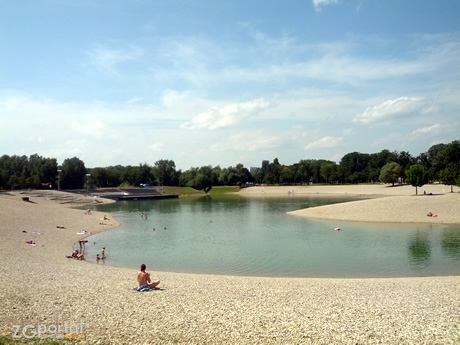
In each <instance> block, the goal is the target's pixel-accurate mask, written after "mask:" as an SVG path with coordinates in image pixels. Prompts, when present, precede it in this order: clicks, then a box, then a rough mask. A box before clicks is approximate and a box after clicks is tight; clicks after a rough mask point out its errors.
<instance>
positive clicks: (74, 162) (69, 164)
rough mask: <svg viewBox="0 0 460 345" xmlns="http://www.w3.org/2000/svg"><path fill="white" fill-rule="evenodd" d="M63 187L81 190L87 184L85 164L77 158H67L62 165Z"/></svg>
mask: <svg viewBox="0 0 460 345" xmlns="http://www.w3.org/2000/svg"><path fill="white" fill-rule="evenodd" d="M61 170H62V173H61V186H62V188H64V189H81V188H83V185H84V184H85V176H86V168H85V163H84V162H83V161H82V160H80V159H78V158H77V157H73V158H67V159H66V160H64V162H63V163H62V169H61Z"/></svg>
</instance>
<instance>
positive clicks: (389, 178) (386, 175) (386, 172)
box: [379, 162, 401, 186]
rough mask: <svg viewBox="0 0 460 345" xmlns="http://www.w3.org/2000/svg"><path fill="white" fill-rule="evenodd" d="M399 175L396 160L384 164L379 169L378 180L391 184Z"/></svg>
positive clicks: (393, 183) (399, 171)
mask: <svg viewBox="0 0 460 345" xmlns="http://www.w3.org/2000/svg"><path fill="white" fill-rule="evenodd" d="M400 175H401V166H400V165H399V164H398V163H396V162H391V163H388V164H385V165H384V166H383V168H382V170H381V171H380V176H379V180H380V181H381V182H383V183H391V184H392V185H393V186H394V185H395V183H396V182H398V178H399V176H400Z"/></svg>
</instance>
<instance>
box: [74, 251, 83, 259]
mask: <svg viewBox="0 0 460 345" xmlns="http://www.w3.org/2000/svg"><path fill="white" fill-rule="evenodd" d="M72 257H73V258H74V259H77V260H83V254H80V253H79V252H78V250H77V249H75V251H74V252H73V253H72Z"/></svg>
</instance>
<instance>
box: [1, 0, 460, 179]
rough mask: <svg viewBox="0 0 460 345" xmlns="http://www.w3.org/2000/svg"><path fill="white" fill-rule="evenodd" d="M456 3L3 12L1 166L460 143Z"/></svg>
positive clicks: (182, 2)
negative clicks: (14, 158)
mask: <svg viewBox="0 0 460 345" xmlns="http://www.w3.org/2000/svg"><path fill="white" fill-rule="evenodd" d="M459 18H460V1H457V0H444V1H439V0H420V1H415V0H413V1H409V0H398V1H396V0H394V1H393V0H388V1H383V0H382V1H379V0H289V1H279V0H251V1H247V0H231V1H226V0H219V1H215V0H193V1H192V0H177V1H175V0H168V1H166V0H161V1H160V0H125V1H121V0H78V1H77V0H75V1H72V0H34V1H32V0H30V1H27V0H24V1H17V0H2V1H0V44H1V47H2V48H1V51H0V155H2V154H8V155H13V154H16V155H27V156H29V155H31V154H34V153H38V154H39V155H41V156H45V157H52V158H57V159H58V163H62V161H63V160H64V159H66V158H71V157H74V156H76V157H78V158H80V159H82V160H83V161H84V162H85V164H86V166H87V167H97V166H102V167H103V166H109V165H116V164H122V165H129V164H130V165H138V164H139V163H148V164H151V165H153V164H154V163H155V162H156V161H157V160H159V159H171V160H174V162H175V163H176V167H177V168H178V169H183V170H187V169H189V168H190V167H192V166H193V167H199V166H202V165H212V166H216V165H220V166H221V167H223V168H224V167H228V166H235V165H236V164H238V163H242V164H243V165H244V166H246V167H248V168H249V167H251V166H260V165H261V161H262V160H270V161H272V160H273V159H274V158H278V159H279V162H280V163H282V164H286V165H289V164H293V163H297V162H298V161H300V160H301V159H329V160H332V161H336V162H339V161H340V159H341V158H342V157H343V155H345V154H347V153H350V152H354V151H358V152H362V153H375V152H380V151H381V150H383V149H388V150H390V151H394V150H396V151H408V152H409V153H411V154H412V155H413V156H417V155H419V154H420V153H421V152H426V151H427V150H428V148H429V147H430V146H431V145H434V144H437V143H449V142H451V141H452V140H456V139H460V134H459V133H460V20H459Z"/></svg>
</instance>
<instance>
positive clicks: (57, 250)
mask: <svg viewBox="0 0 460 345" xmlns="http://www.w3.org/2000/svg"><path fill="white" fill-rule="evenodd" d="M330 187H331V188H330V189H329V186H325V187H314V186H313V187H305V188H304V187H270V188H265V187H251V188H247V189H245V190H243V191H242V192H240V193H241V195H242V196H243V197H266V196H273V195H275V196H285V197H295V196H300V195H303V194H311V195H315V196H316V197H320V195H323V194H325V195H326V194H327V195H343V194H344V193H347V194H350V195H352V194H353V195H366V196H369V197H371V198H372V199H370V200H365V201H354V202H350V203H344V204H338V205H334V206H330V207H329V206H323V207H318V208H317V209H316V210H314V209H308V210H299V211H296V212H294V214H296V215H297V216H307V217H320V218H326V217H332V219H344V220H347V219H349V220H360V221H398V222H419V221H420V222H425V221H427V222H440V223H451V224H455V223H456V224H460V221H459V218H458V217H459V214H460V212H459V205H460V203H459V202H458V201H459V200H458V196H459V195H460V194H459V193H458V192H459V189H458V188H455V189H454V191H455V193H449V192H450V187H448V186H441V185H438V186H424V187H422V188H419V192H421V193H423V190H425V191H426V192H427V193H428V194H429V193H432V194H433V195H426V196H425V195H420V196H414V194H415V188H414V187H409V186H405V187H396V188H391V189H390V188H385V186H381V185H379V186H337V187H335V186H330ZM341 187H343V188H341ZM365 187H369V188H365ZM23 196H29V202H27V201H23V200H22V197H23ZM85 202H89V203H93V202H94V200H92V199H91V198H88V199H84V198H83V197H76V196H72V195H68V194H66V193H58V192H46V193H45V192H31V193H26V194H20V193H18V192H11V193H0V220H1V221H0V234H1V241H0V255H1V256H0V257H1V260H2V262H3V265H2V269H1V270H0V284H1V286H2V289H1V290H0V334H1V335H3V336H6V337H13V335H14V333H15V330H16V328H15V327H14V325H18V326H19V328H20V329H19V335H20V336H22V333H21V331H22V330H23V329H24V326H26V325H32V326H33V327H35V328H32V327H29V328H28V332H29V333H28V334H30V332H31V330H33V329H35V330H37V329H38V328H39V327H40V326H39V325H44V327H49V328H50V326H52V325H62V324H64V323H66V324H67V325H82V326H83V330H81V334H82V335H83V336H84V338H83V339H82V340H79V341H78V342H79V343H82V344H99V343H100V344H151V343H161V344H458V343H460V299H459V298H458V296H459V294H460V276H451V277H423V278H397V279H386V278H385V279H317V278H296V279H293V278H260V277H234V276H218V275H195V274H180V273H172V272H155V268H154V267H147V271H149V272H152V277H153V278H155V279H160V280H161V281H162V283H161V284H160V286H161V287H162V290H158V291H151V292H145V293H140V292H136V291H133V290H132V288H133V287H135V286H136V280H135V278H136V273H137V271H138V269H139V267H133V268H129V269H128V268H115V267H110V266H106V265H103V264H102V263H99V264H92V263H89V262H86V261H79V260H74V259H68V258H66V255H70V254H71V252H72V248H73V246H74V245H75V243H77V242H78V240H79V239H81V238H83V237H84V236H85V235H77V233H80V232H82V231H88V232H91V233H96V232H100V231H106V230H110V229H111V228H113V227H116V226H118V222H117V221H116V220H114V219H113V218H112V215H111V214H105V213H100V212H92V214H91V215H87V214H85V209H83V208H82V209H75V208H72V207H75V206H78V205H84V203H85ZM367 207H369V208H367ZM87 208H91V206H88V207H87ZM366 210H367V211H366ZM428 211H431V212H433V214H437V215H438V217H436V218H431V217H427V216H426V213H427V212H428ZM389 212H392V213H391V214H390V216H389V217H387V215H388V213H389ZM399 212H401V213H399ZM350 213H352V214H353V215H354V217H355V218H353V219H350V218H346V217H349V214H350ZM105 215H106V216H107V217H108V218H109V220H107V221H104V220H103V219H104V216H105ZM404 215H407V216H404ZM427 218H429V219H427ZM58 226H59V228H58ZM61 227H64V228H61ZM23 231H26V232H23ZM38 233H40V234H38ZM29 240H33V241H34V242H35V243H37V244H39V245H42V246H36V247H33V246H29V245H26V244H25V242H26V241H29ZM87 245H96V246H97V243H96V244H94V243H88V244H87ZM107 256H108V257H110V248H107ZM139 264H141V263H139ZM78 331H80V330H78ZM26 334H27V333H26ZM42 336H43V335H42Z"/></svg>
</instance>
